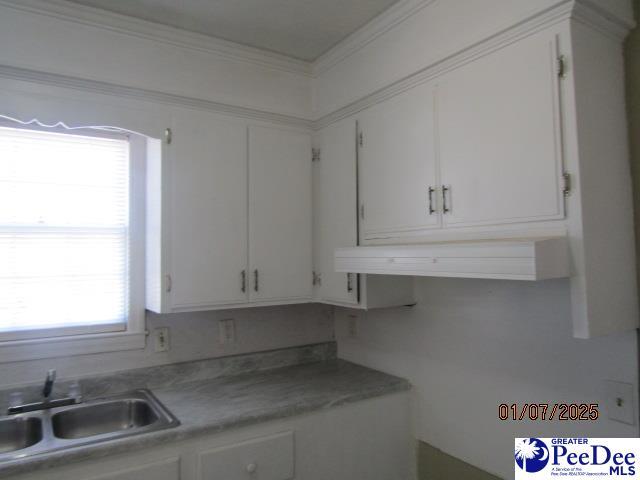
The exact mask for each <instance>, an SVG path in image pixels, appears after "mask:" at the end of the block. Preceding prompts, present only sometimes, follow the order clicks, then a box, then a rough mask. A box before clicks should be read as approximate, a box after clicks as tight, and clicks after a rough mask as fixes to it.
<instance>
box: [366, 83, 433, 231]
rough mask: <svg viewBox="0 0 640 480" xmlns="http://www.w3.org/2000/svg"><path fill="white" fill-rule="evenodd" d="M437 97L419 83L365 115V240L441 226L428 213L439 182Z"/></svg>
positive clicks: (428, 84) (428, 86) (427, 85)
mask: <svg viewBox="0 0 640 480" xmlns="http://www.w3.org/2000/svg"><path fill="white" fill-rule="evenodd" d="M433 94H434V91H433V85H432V84H430V83H427V84H423V85H419V86H417V87H415V88H413V89H411V90H410V91H407V92H405V93H402V94H400V95H397V96H395V97H393V98H391V99H389V100H386V101H384V102H382V103H380V104H378V105H375V106H373V107H371V108H370V109H368V110H366V111H365V112H363V114H362V115H361V116H360V128H361V130H362V132H363V136H364V145H363V146H362V147H361V148H360V153H359V176H360V189H361V199H360V201H361V202H362V203H363V204H364V220H363V221H361V227H362V235H363V237H362V238H364V239H370V238H381V237H382V238H384V237H389V236H397V235H391V234H400V235H401V234H402V232H411V231H415V230H421V229H424V228H432V227H437V226H439V220H438V215H437V212H436V211H433V212H430V209H429V187H430V186H431V187H435V186H436V184H437V179H436V162H435V142H434V138H435V135H434V108H433V102H434V96H433ZM434 202H435V199H434ZM433 207H434V210H435V209H436V208H435V205H433Z"/></svg>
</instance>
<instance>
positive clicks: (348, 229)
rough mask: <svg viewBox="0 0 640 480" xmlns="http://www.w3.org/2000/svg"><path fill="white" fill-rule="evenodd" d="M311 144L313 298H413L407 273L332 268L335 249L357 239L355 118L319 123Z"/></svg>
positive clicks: (363, 302) (365, 303)
mask: <svg viewBox="0 0 640 480" xmlns="http://www.w3.org/2000/svg"><path fill="white" fill-rule="evenodd" d="M316 144H317V145H318V147H319V157H318V159H317V161H316V162H315V166H314V185H315V188H314V190H315V197H314V199H315V204H314V216H315V218H314V222H315V223H314V224H315V229H314V231H315V236H314V242H313V245H314V250H315V254H314V258H315V268H314V270H315V272H314V273H315V278H316V282H315V284H316V291H315V298H316V300H318V301H319V302H322V303H328V304H332V305H343V306H350V307H354V308H365V309H368V308H377V307H391V306H399V305H409V304H413V303H415V300H414V295H413V279H412V278H409V277H390V276H385V275H373V276H367V275H358V274H354V273H337V272H336V271H335V265H334V263H335V262H334V252H335V249H336V248H341V247H355V246H356V245H358V208H357V206H358V188H357V175H356V157H357V147H356V120H355V119H354V118H347V119H344V120H341V121H339V122H336V123H334V124H332V125H329V126H328V127H326V128H324V129H322V130H321V131H320V132H319V133H318V135H317V138H316Z"/></svg>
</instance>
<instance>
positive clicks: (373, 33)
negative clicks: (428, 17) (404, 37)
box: [311, 0, 436, 77]
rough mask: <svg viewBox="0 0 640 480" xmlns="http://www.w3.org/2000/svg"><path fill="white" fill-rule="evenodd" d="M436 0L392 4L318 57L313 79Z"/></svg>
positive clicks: (403, 1)
mask: <svg viewBox="0 0 640 480" xmlns="http://www.w3.org/2000/svg"><path fill="white" fill-rule="evenodd" d="M435 1H436V0H401V1H400V2H398V3H396V4H394V5H393V6H391V7H390V8H388V9H387V10H385V11H384V12H382V13H381V14H380V15H378V16H377V17H375V18H374V19H373V20H371V21H370V22H369V23H367V24H366V25H364V26H363V27H361V28H360V29H358V30H356V31H355V32H354V33H352V34H351V35H349V36H348V37H347V38H345V39H344V40H342V41H341V42H340V43H338V44H337V45H335V46H334V47H333V48H331V49H330V50H329V51H327V52H325V53H323V54H322V55H320V57H318V58H317V59H316V60H315V61H314V62H313V64H312V66H311V71H312V74H313V76H314V77H317V76H318V75H321V74H322V73H323V72H326V71H327V70H329V69H331V67H333V66H334V65H336V64H338V63H340V62H342V61H343V60H345V59H346V58H348V57H349V56H351V55H353V54H354V53H355V52H357V51H358V50H361V49H362V48H364V47H365V46H367V45H368V44H369V43H371V42H373V41H374V40H375V39H376V38H378V37H379V36H380V35H383V34H384V33H386V32H388V31H389V30H391V29H392V28H393V27H395V26H396V25H398V24H400V23H402V22H404V21H405V20H406V19H408V18H410V17H412V16H413V15H415V14H416V13H418V12H419V11H420V10H422V9H423V8H425V7H427V6H429V5H431V4H432V3H434V2H435Z"/></svg>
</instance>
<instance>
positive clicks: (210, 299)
mask: <svg viewBox="0 0 640 480" xmlns="http://www.w3.org/2000/svg"><path fill="white" fill-rule="evenodd" d="M246 145H247V132H246V126H245V125H243V124H242V123H240V122H236V121H234V120H232V119H229V118H225V117H219V116H216V115H213V114H207V113H201V112H196V111H190V112H185V113H184V114H182V115H179V116H177V117H176V126H175V129H174V132H173V140H172V143H171V148H172V154H173V159H174V162H173V165H172V172H171V175H172V179H173V181H172V186H173V190H172V192H171V199H172V202H171V206H172V216H171V222H172V228H171V231H172V235H171V241H172V248H171V252H172V258H171V276H172V291H171V295H172V297H171V298H172V307H173V308H174V309H175V308H178V309H180V308H182V309H189V308H203V307H206V306H213V305H220V304H232V303H242V302H246V299H247V294H246V293H245V292H243V286H242V271H243V270H245V271H246V268H247V147H246ZM244 290H245V291H246V288H245V289H244Z"/></svg>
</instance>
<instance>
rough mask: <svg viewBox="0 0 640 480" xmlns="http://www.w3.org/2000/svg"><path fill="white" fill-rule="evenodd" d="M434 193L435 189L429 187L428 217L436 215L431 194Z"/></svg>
mask: <svg viewBox="0 0 640 480" xmlns="http://www.w3.org/2000/svg"><path fill="white" fill-rule="evenodd" d="M435 191H436V189H435V188H433V187H429V215H433V214H434V213H436V209H435V208H434V206H433V194H434V192H435Z"/></svg>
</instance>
